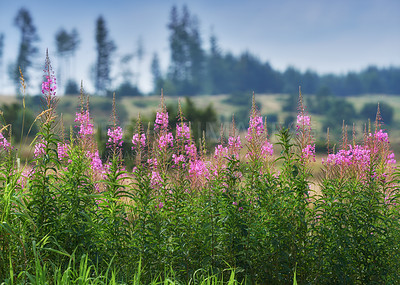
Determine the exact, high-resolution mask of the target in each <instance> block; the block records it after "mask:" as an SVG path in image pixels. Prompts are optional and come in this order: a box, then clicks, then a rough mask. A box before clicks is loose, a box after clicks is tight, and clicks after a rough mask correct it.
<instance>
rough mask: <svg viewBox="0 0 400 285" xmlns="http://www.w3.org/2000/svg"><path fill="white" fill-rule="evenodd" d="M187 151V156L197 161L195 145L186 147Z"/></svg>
mask: <svg viewBox="0 0 400 285" xmlns="http://www.w3.org/2000/svg"><path fill="white" fill-rule="evenodd" d="M185 151H186V155H187V156H188V157H189V159H191V160H195V159H196V157H197V148H196V146H195V145H194V144H191V145H185Z"/></svg>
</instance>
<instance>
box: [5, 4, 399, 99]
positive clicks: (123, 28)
mask: <svg viewBox="0 0 400 285" xmlns="http://www.w3.org/2000/svg"><path fill="white" fill-rule="evenodd" d="M183 4H186V5H187V6H188V8H189V11H190V12H191V14H192V15H196V16H197V17H198V19H199V22H200V31H201V35H202V40H203V47H204V48H206V49H207V48H208V39H209V36H210V32H211V31H212V30H213V31H214V33H215V34H216V36H217V38H218V41H219V45H220V47H221V49H222V50H223V51H224V52H228V51H229V52H232V53H233V54H235V55H238V54H240V53H241V52H243V51H245V50H248V51H250V52H252V53H253V54H255V55H256V56H258V57H259V58H260V59H261V60H263V61H268V62H269V63H270V64H271V65H272V67H273V68H276V69H278V70H281V71H283V70H285V69H286V68H287V67H288V66H289V65H291V66H294V67H296V68H298V69H300V70H301V71H305V70H307V69H312V70H314V71H317V72H319V73H328V72H334V73H344V72H348V71H359V70H361V69H363V68H365V67H367V66H368V65H371V64H373V65H377V66H379V67H389V66H391V65H392V66H400V17H399V13H400V1H399V0H336V1H332V0H308V1H301V0H281V1H275V0H264V1H263V0H247V1H246V0H242V1H239V0H203V1H200V0H192V1H189V0H187V1H181V0H175V1H173V0H131V1H129V0H113V1H111V0H108V1H107V0H95V1H94V0H86V1H85V0H68V1H57V0H56V1H44V0H0V33H4V34H5V43H4V44H5V46H4V55H3V64H2V65H1V66H0V94H1V93H5V92H9V90H11V91H12V90H13V88H12V85H11V83H10V81H9V78H8V75H7V74H6V70H7V66H8V64H9V63H10V62H12V61H15V59H16V56H17V52H18V45H19V41H20V40H19V39H20V33H19V30H18V29H17V28H16V27H15V26H14V25H13V20H14V18H15V16H16V14H17V11H18V10H19V9H20V8H21V7H26V8H27V9H28V10H29V11H30V12H31V15H32V18H33V23H34V25H35V26H36V28H37V32H38V34H39V36H40V39H41V41H40V42H39V43H38V46H39V56H38V57H37V59H36V63H37V67H38V70H40V69H41V68H40V67H41V66H42V65H43V64H44V56H45V51H46V48H48V49H49V53H50V59H51V60H52V63H53V68H54V69H56V70H57V58H56V56H55V51H56V50H55V39H54V38H55V33H56V32H57V30H58V29H60V28H61V27H63V28H66V29H67V30H68V31H70V30H71V29H72V28H76V29H77V30H78V32H79V34H80V37H81V45H80V48H79V50H78V51H77V55H76V57H75V60H74V63H75V67H74V74H75V79H76V80H83V82H84V86H85V89H86V90H87V91H88V92H92V91H93V85H92V81H91V79H90V77H89V70H90V66H91V64H93V63H94V61H95V58H96V51H95V40H94V31H95V21H96V19H97V17H98V16H99V15H102V16H104V18H105V20H106V24H107V27H108V29H109V35H110V38H111V39H113V40H114V42H115V43H116V45H117V47H118V49H117V52H116V54H115V58H114V63H118V62H119V58H120V57H121V56H123V55H125V54H127V53H130V52H133V51H134V50H135V48H136V46H137V42H138V40H139V39H142V42H143V46H144V49H145V57H144V60H143V62H142V64H141V66H140V78H139V79H140V81H139V86H140V88H141V89H142V90H144V91H146V92H147V91H150V90H151V88H152V86H151V76H150V61H151V58H152V55H153V53H154V52H157V53H158V54H159V56H160V58H161V63H162V68H163V70H164V71H166V70H167V66H168V62H169V43H168V35H169V32H168V30H167V27H166V26H167V23H168V20H169V13H170V10H171V7H172V5H177V6H178V7H179V8H181V7H182V5H183ZM113 68H114V69H113V75H114V76H116V74H118V69H117V65H116V64H115V65H114V66H113ZM132 69H134V71H135V72H137V70H138V64H137V63H135V62H133V64H132ZM40 76H41V73H39V72H36V73H35V75H34V74H32V85H34V88H35V89H34V90H35V91H36V90H39V87H37V86H38V85H39V81H40ZM36 92H37V91H36Z"/></svg>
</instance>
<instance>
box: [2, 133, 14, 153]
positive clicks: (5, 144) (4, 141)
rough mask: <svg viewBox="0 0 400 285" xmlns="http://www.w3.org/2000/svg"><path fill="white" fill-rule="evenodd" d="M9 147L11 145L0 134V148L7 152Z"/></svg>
mask: <svg viewBox="0 0 400 285" xmlns="http://www.w3.org/2000/svg"><path fill="white" fill-rule="evenodd" d="M10 147H11V144H10V143H9V142H8V141H7V139H6V138H5V137H4V136H3V134H2V133H0V148H3V149H4V150H6V151H7V150H8V149H9V148H10Z"/></svg>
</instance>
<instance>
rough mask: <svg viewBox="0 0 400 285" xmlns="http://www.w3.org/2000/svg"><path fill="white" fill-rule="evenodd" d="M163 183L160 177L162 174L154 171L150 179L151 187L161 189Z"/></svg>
mask: <svg viewBox="0 0 400 285" xmlns="http://www.w3.org/2000/svg"><path fill="white" fill-rule="evenodd" d="M161 182H162V178H161V176H160V173H158V172H157V171H154V170H153V171H152V172H151V178H150V185H151V186H152V187H153V188H154V187H160V186H161Z"/></svg>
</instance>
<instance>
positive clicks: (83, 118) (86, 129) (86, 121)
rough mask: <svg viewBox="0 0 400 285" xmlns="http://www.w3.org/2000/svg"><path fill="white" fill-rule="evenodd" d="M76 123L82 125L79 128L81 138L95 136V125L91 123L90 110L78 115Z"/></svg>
mask: <svg viewBox="0 0 400 285" xmlns="http://www.w3.org/2000/svg"><path fill="white" fill-rule="evenodd" d="M74 122H78V123H80V124H81V125H80V126H79V134H80V135H81V137H84V136H86V135H92V134H93V124H91V123H90V114H89V111H88V110H86V111H82V112H81V113H76V117H75V121H74ZM75 127H78V126H75Z"/></svg>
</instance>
